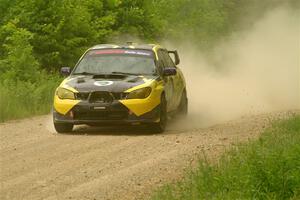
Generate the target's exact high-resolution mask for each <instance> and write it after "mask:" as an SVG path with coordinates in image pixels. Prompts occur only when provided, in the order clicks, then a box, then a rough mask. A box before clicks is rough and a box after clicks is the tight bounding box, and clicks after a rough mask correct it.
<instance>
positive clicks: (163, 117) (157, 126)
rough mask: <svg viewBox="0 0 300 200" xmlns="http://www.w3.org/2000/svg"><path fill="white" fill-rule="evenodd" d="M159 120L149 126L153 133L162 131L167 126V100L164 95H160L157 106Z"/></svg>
mask: <svg viewBox="0 0 300 200" xmlns="http://www.w3.org/2000/svg"><path fill="white" fill-rule="evenodd" d="M159 119H160V120H159V122H157V123H153V124H151V128H152V130H153V132H155V133H162V132H164V131H165V129H166V126H167V120H168V115H167V101H166V98H165V96H164V95H162V97H161V101H160V106H159Z"/></svg>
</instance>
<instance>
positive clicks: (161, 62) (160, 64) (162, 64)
mask: <svg viewBox="0 0 300 200" xmlns="http://www.w3.org/2000/svg"><path fill="white" fill-rule="evenodd" d="M157 54H158V70H159V73H162V71H163V69H164V68H165V67H166V62H165V59H164V54H163V52H162V50H159V51H158V52H157Z"/></svg>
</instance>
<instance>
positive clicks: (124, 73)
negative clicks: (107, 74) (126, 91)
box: [111, 72, 140, 76]
mask: <svg viewBox="0 0 300 200" xmlns="http://www.w3.org/2000/svg"><path fill="white" fill-rule="evenodd" d="M111 73H112V74H122V75H135V76H137V75H140V74H134V73H129V72H111Z"/></svg>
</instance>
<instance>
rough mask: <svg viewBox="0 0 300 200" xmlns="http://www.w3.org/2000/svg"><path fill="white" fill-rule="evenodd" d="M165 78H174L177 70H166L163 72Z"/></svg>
mask: <svg viewBox="0 0 300 200" xmlns="http://www.w3.org/2000/svg"><path fill="white" fill-rule="evenodd" d="M163 74H164V76H174V75H176V74H177V70H176V68H173V67H172V68H165V69H164V71H163Z"/></svg>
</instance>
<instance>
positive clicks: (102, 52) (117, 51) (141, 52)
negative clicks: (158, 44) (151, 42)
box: [88, 49, 152, 56]
mask: <svg viewBox="0 0 300 200" xmlns="http://www.w3.org/2000/svg"><path fill="white" fill-rule="evenodd" d="M109 54H127V55H140V56H152V52H151V51H147V50H123V49H106V50H93V51H90V52H89V53H88V55H89V56H94V55H109Z"/></svg>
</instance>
